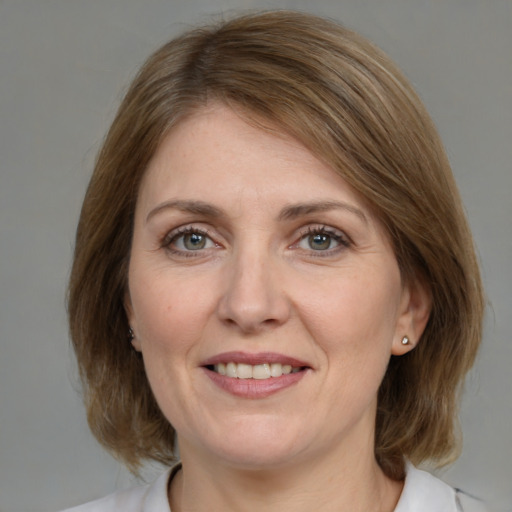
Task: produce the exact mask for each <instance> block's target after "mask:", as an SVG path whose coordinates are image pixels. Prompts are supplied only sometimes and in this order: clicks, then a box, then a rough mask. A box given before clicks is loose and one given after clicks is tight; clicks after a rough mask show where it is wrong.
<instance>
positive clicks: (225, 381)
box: [201, 352, 311, 399]
mask: <svg viewBox="0 0 512 512" xmlns="http://www.w3.org/2000/svg"><path fill="white" fill-rule="evenodd" d="M231 362H234V363H244V364H250V365H257V364H263V363H281V364H283V365H285V364H288V365H290V366H292V367H294V368H304V367H305V368H306V369H303V370H301V371H300V372H297V373H289V374H286V375H281V377H270V378H269V379H262V380H258V379H237V378H234V377H228V376H226V375H220V374H218V373H216V372H214V371H212V370H210V369H209V368H208V367H209V366H213V365H216V364H219V363H224V364H226V363H231ZM201 366H202V367H203V370H204V372H205V374H206V375H207V376H208V378H209V379H210V380H211V381H212V382H213V383H214V384H215V385H216V386H218V387H219V388H221V389H222V390H224V391H226V392H228V393H230V394H232V395H234V396H237V397H241V398H250V399H257V398H266V397H268V396H270V395H273V394H275V393H278V392H279V391H282V390H284V389H287V388H289V387H291V386H293V385H295V384H297V383H298V382H299V381H300V380H301V379H302V378H303V377H304V376H305V375H306V374H307V373H309V369H311V367H310V365H308V364H307V363H305V362H304V361H300V360H299V359H295V358H293V357H289V356H285V355H283V354H277V353H275V352H260V353H258V354H248V353H246V352H225V353H223V354H218V355H216V356H213V357H210V358H208V359H206V360H205V361H203V363H202V364H201Z"/></svg>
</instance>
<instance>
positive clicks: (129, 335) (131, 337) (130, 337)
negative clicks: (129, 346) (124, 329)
mask: <svg viewBox="0 0 512 512" xmlns="http://www.w3.org/2000/svg"><path fill="white" fill-rule="evenodd" d="M128 339H129V340H130V341H133V340H134V339H135V334H133V329H132V328H131V327H128Z"/></svg>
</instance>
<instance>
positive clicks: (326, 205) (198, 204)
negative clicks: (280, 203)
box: [146, 199, 368, 224]
mask: <svg viewBox="0 0 512 512" xmlns="http://www.w3.org/2000/svg"><path fill="white" fill-rule="evenodd" d="M169 209H171V210H179V211H182V212H185V213H193V214H196V215H204V216H205V217H210V218H214V219H215V218H220V217H226V214H225V213H224V212H223V211H222V210H221V209H220V208H217V207H216V206H213V205H212V204H210V203H206V202H204V201H192V200H188V201H187V200H179V199H177V200H172V201H166V202H165V203H162V204H159V205H158V206H157V207H155V208H153V209H152V210H151V211H150V212H149V213H148V215H147V217H146V223H147V222H149V220H150V219H151V218H152V217H154V216H155V215H157V214H158V213H160V212H161V211H163V210H169ZM331 210H345V211H347V212H349V213H352V214H354V215H356V216H357V217H359V218H360V219H361V220H362V221H363V222H364V223H365V224H368V219H367V217H366V215H365V214H364V213H363V211H362V210H360V209H359V208H356V207H355V206H352V205H351V204H349V203H344V202H341V201H313V202H309V203H299V204H293V205H289V206H285V207H284V208H283V209H282V210H281V211H280V212H279V215H278V216H277V220H278V221H284V220H293V219H296V218H298V217H302V216H305V215H311V214H314V213H318V212H326V211H331Z"/></svg>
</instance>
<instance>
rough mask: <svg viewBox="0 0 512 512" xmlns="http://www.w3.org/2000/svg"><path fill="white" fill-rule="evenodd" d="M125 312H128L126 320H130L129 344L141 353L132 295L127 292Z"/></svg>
mask: <svg viewBox="0 0 512 512" xmlns="http://www.w3.org/2000/svg"><path fill="white" fill-rule="evenodd" d="M124 310H125V312H126V318H127V320H128V333H127V334H128V342H129V343H131V344H132V346H133V348H134V349H135V350H136V351H137V352H140V351H141V346H140V341H139V339H138V338H137V335H136V332H137V326H136V325H135V324H136V322H135V318H134V316H135V315H134V313H133V307H132V301H131V298H130V294H129V293H128V292H126V294H125V298H124Z"/></svg>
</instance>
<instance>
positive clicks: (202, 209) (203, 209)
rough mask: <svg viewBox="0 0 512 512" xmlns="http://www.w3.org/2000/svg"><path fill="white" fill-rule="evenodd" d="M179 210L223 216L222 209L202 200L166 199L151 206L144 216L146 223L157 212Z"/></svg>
mask: <svg viewBox="0 0 512 512" xmlns="http://www.w3.org/2000/svg"><path fill="white" fill-rule="evenodd" d="M169 209H170V210H179V211H182V212H185V213H194V214H197V215H204V216H205V217H211V218H218V217H223V216H225V215H224V213H223V211H222V210H221V209H220V208H217V207H216V206H213V205H211V204H209V203H205V202H204V201H182V200H179V199H178V200H175V201H166V202H165V203H162V204H159V205H158V206H157V207H156V208H153V209H152V210H151V211H150V212H149V213H148V216H147V217H146V223H147V222H149V220H150V219H151V218H152V217H154V216H155V215H156V214H157V213H160V212H161V211H163V210H169Z"/></svg>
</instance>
